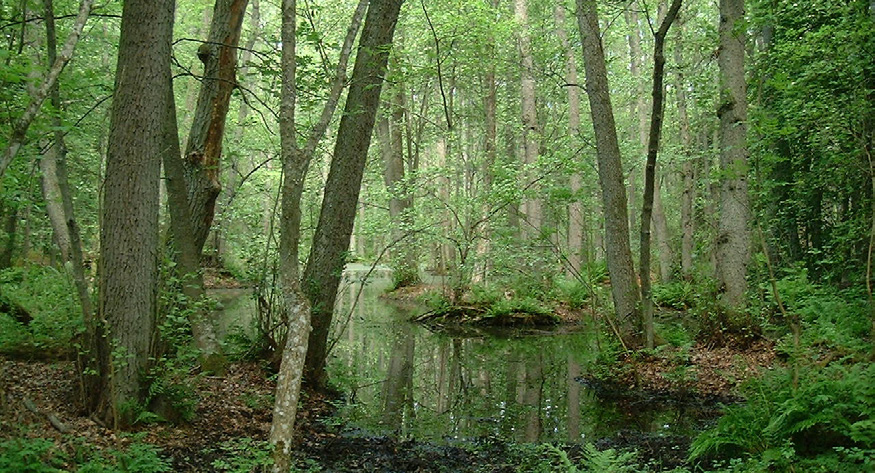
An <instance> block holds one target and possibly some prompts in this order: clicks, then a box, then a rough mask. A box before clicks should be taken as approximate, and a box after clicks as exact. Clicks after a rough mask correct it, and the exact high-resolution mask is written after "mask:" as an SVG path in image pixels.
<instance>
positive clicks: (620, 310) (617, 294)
mask: <svg viewBox="0 0 875 473" xmlns="http://www.w3.org/2000/svg"><path fill="white" fill-rule="evenodd" d="M577 20H578V27H579V28H580V36H581V39H582V42H583V58H584V66H585V70H586V91H587V96H588V97H589V105H590V113H591V114H592V121H593V128H594V130H595V137H596V155H597V159H598V172H599V184H600V185H601V189H602V206H603V209H604V222H605V253H606V257H607V258H606V259H607V265H608V274H609V275H610V278H611V295H612V297H613V300H614V310H615V311H616V315H617V319H616V320H617V330H618V331H619V336H620V337H621V338H622V339H623V343H624V344H625V345H626V346H627V347H632V346H637V345H639V344H640V333H639V331H640V317H639V311H638V300H639V293H638V282H637V281H636V280H635V269H634V267H633V266H632V250H631V248H630V246H629V219H628V215H627V209H626V190H625V188H624V186H623V170H622V164H621V162H620V145H619V143H618V141H617V127H616V123H615V122H614V111H613V108H612V106H611V98H610V95H609V93H608V74H607V67H606V65H605V54H604V50H603V49H602V43H601V36H600V34H599V24H598V13H597V11H596V3H595V1H594V0H577Z"/></svg>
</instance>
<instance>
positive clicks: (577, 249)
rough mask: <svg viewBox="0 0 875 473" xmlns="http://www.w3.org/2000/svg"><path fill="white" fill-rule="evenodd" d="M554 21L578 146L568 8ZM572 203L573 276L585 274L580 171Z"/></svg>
mask: <svg viewBox="0 0 875 473" xmlns="http://www.w3.org/2000/svg"><path fill="white" fill-rule="evenodd" d="M553 21H554V22H555V23H556V36H558V37H559V44H560V45H562V49H563V50H564V52H565V90H566V93H567V96H568V134H569V135H570V137H571V142H572V143H574V144H576V143H577V142H578V141H577V139H578V135H579V134H580V88H579V86H578V82H577V81H578V80H579V79H578V77H577V62H576V61H575V59H574V50H573V49H572V48H571V43H570V42H569V41H568V33H567V32H566V31H565V5H560V4H557V5H556V6H555V7H553ZM570 186H571V204H569V205H568V273H569V275H570V276H572V277H579V276H580V274H581V261H582V258H581V252H582V251H583V210H582V206H581V202H580V198H581V196H580V188H581V176H580V173H579V172H574V173H573V174H572V175H571V182H570Z"/></svg>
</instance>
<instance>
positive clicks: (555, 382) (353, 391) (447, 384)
mask: <svg viewBox="0 0 875 473" xmlns="http://www.w3.org/2000/svg"><path fill="white" fill-rule="evenodd" d="M357 269H358V270H354V271H347V272H346V273H345V278H344V281H345V282H344V285H343V286H342V289H343V292H342V293H341V295H340V296H339V300H338V308H337V311H336V314H335V325H334V333H333V335H332V339H333V340H334V341H335V345H334V348H333V350H332V351H331V354H330V358H329V360H328V369H329V374H330V377H331V379H332V380H333V382H334V383H335V384H336V386H337V387H338V388H339V389H340V390H341V391H343V392H345V393H347V396H346V398H345V400H344V402H343V405H342V406H341V407H340V412H339V415H340V418H342V419H343V422H344V424H345V426H346V428H347V429H348V430H347V431H346V432H345V433H346V434H347V435H354V436H363V437H381V436H389V437H394V438H398V439H412V440H418V441H424V442H438V443H440V442H455V441H464V440H474V439H482V438H501V439H505V440H508V441H523V442H558V443H571V444H582V443H587V442H594V443H596V444H597V445H603V446H636V445H640V444H641V443H642V442H653V441H659V439H660V438H664V439H666V440H669V439H674V440H672V442H674V443H681V444H683V443H686V442H688V439H689V438H690V436H691V435H693V434H694V433H696V432H697V431H699V430H701V429H702V428H703V427H704V426H705V425H706V424H707V423H708V422H709V421H710V420H711V419H713V417H714V416H715V415H716V414H717V413H718V412H717V410H716V406H714V405H703V404H698V405H697V404H689V403H684V402H680V403H678V402H670V400H669V402H666V400H665V399H661V400H659V399H657V400H652V401H648V400H647V399H641V398H640V397H631V398H630V397H625V396H623V395H622V393H619V395H618V393H612V394H610V395H605V392H604V391H603V390H602V389H600V387H598V386H593V385H591V384H587V383H585V382H581V380H583V379H587V378H588V377H589V375H592V374H593V373H594V372H595V370H598V369H599V364H598V355H599V346H600V344H602V343H604V342H605V340H604V339H602V340H600V339H599V337H604V335H602V334H599V331H597V330H592V329H590V328H589V327H587V326H580V327H577V328H575V329H571V330H569V329H568V327H564V328H561V329H559V330H558V331H556V332H546V331H537V332H532V331H529V332H525V331H520V330H513V329H504V330H499V331H495V332H489V333H488V334H486V333H478V334H477V335H476V336H458V335H457V336H453V335H449V334H445V333H434V332H431V331H429V330H428V329H426V328H425V327H423V326H421V325H418V324H413V323H411V322H409V321H408V320H409V319H410V318H411V317H412V316H413V315H416V314H418V313H421V312H422V311H423V309H422V308H420V307H416V306H411V305H400V304H399V303H396V302H393V301H389V300H386V299H383V298H380V297H379V296H380V294H382V293H383V292H385V290H386V288H387V287H388V286H389V284H390V282H391V281H390V279H389V278H388V276H387V275H386V273H385V272H383V273H382V274H381V273H379V272H378V273H377V274H376V276H375V275H374V274H372V275H371V277H370V278H369V279H368V281H367V282H364V283H363V282H362V280H361V277H362V276H363V274H364V271H365V270H362V269H360V268H357ZM363 284H364V285H363ZM226 291H227V290H226ZM246 294H247V293H246V292H245V291H241V292H240V294H236V293H235V294H231V293H230V292H229V293H226V294H223V297H225V300H221V298H220V302H221V303H222V306H223V307H224V316H223V317H222V318H224V319H225V321H224V322H223V323H222V324H221V327H220V331H221V332H223V333H228V331H229V330H230V328H229V327H232V326H234V325H240V326H242V325H244V324H245V319H246V315H245V314H246V313H247V311H251V310H252V307H253V305H252V300H251V297H248V296H247V295H246ZM235 295H236V298H235ZM251 313H252V312H249V314H251ZM678 439H680V440H678ZM684 439H686V440H684Z"/></svg>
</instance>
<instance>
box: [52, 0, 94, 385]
mask: <svg viewBox="0 0 875 473" xmlns="http://www.w3.org/2000/svg"><path fill="white" fill-rule="evenodd" d="M44 3H45V17H46V40H47V41H46V46H47V50H48V63H49V64H54V63H55V61H57V57H56V56H57V38H56V35H55V11H54V4H53V2H52V0H45V2H44ZM50 100H51V103H52V107H53V108H54V109H55V110H56V113H60V110H61V95H60V91H59V89H58V84H57V82H55V84H54V86H53V87H52V90H51V93H50ZM52 122H53V125H54V127H55V132H54V137H53V138H54V141H53V142H52V143H51V145H50V146H49V148H48V150H47V151H46V153H45V154H44V155H43V156H42V158H41V159H40V171H41V172H42V176H41V178H42V189H43V196H44V198H45V201H46V213H48V215H49V221H50V222H51V225H52V229H53V232H54V234H55V241H56V242H57V243H58V246H59V248H60V250H61V258H62V260H63V262H64V263H65V264H64V266H65V267H66V268H67V271H69V272H70V275H71V276H72V278H73V283H74V285H75V286H76V294H77V296H78V298H79V303H80V307H81V310H82V320H83V321H84V323H85V326H86V327H94V325H95V321H94V308H93V307H92V303H91V292H90V290H89V287H88V281H87V279H86V278H85V265H84V261H83V257H82V242H81V238H80V233H79V225H78V223H77V222H76V218H75V215H74V212H73V197H72V193H71V191H70V183H69V179H68V178H67V164H66V157H67V147H66V145H65V143H64V133H63V131H62V130H61V125H62V124H61V118H60V116H59V115H55V116H54V117H53V118H52ZM93 336H94V333H91V332H89V331H86V333H85V334H83V337H84V339H83V338H80V340H79V342H80V343H81V344H82V346H85V347H88V346H91V345H92V344H93V343H94V340H93ZM78 364H79V368H80V369H79V372H80V373H86V372H87V371H88V368H89V367H90V368H94V367H95V366H96V365H95V360H94V359H93V358H88V357H87V355H84V356H83V357H82V358H80V359H79V360H78ZM92 379H93V378H92V377H90V376H83V377H82V378H81V379H80V388H81V389H82V393H80V394H84V392H85V386H86V384H87V383H90V382H91V381H92Z"/></svg>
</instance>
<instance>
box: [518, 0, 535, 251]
mask: <svg viewBox="0 0 875 473" xmlns="http://www.w3.org/2000/svg"><path fill="white" fill-rule="evenodd" d="M513 11H514V17H515V18H516V22H517V27H518V28H519V30H518V33H517V43H518V45H519V52H520V112H521V115H522V125H523V133H522V138H523V152H524V154H523V168H524V170H525V172H524V173H523V176H525V182H524V186H526V187H527V191H526V196H525V197H523V202H522V208H521V209H520V210H521V212H522V215H523V218H524V221H523V222H521V224H522V235H523V238H525V239H534V238H538V236H539V235H540V232H541V219H542V215H541V213H542V211H541V201H540V199H539V198H537V197H536V195H537V193H538V188H539V187H540V186H538V185H537V184H534V181H535V180H536V179H537V172H536V170H535V167H536V165H537V161H538V155H539V154H540V150H539V147H540V146H539V140H540V139H541V136H540V128H539V127H538V115H537V108H536V105H535V74H534V68H535V61H534V58H533V56H532V40H531V37H530V36H529V11H528V2H527V0H514V3H513Z"/></svg>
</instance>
